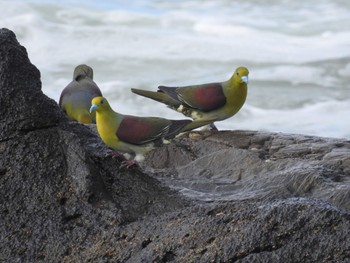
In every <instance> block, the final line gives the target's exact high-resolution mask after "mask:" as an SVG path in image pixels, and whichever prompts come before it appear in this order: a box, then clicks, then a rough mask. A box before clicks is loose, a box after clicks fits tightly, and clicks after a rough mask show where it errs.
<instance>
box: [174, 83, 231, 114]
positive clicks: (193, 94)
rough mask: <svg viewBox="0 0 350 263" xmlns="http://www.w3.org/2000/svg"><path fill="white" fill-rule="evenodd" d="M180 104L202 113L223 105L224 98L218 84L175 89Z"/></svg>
mask: <svg viewBox="0 0 350 263" xmlns="http://www.w3.org/2000/svg"><path fill="white" fill-rule="evenodd" d="M177 92H178V94H179V97H180V99H181V101H182V102H184V103H186V104H187V105H188V106H190V107H192V108H195V109H199V110H202V111H210V110H215V109H217V108H220V107H222V106H224V105H225V103H226V97H225V94H224V92H223V89H222V85H221V84H220V83H210V84H204V85H199V86H192V87H183V88H179V89H177Z"/></svg>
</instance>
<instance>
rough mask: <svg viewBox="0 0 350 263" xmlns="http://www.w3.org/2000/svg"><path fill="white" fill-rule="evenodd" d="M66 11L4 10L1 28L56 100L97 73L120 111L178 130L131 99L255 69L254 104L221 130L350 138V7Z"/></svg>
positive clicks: (53, 6) (159, 109)
mask: <svg viewBox="0 0 350 263" xmlns="http://www.w3.org/2000/svg"><path fill="white" fill-rule="evenodd" d="M56 2H57V1H40V0H32V1H16V0H15V1H7V0H0V5H1V9H2V12H1V15H0V25H1V27H7V28H9V29H11V30H13V31H14V32H15V33H16V35H17V37H18V39H19V41H20V43H21V44H22V45H24V46H25V47H26V48H27V51H28V54H29V57H30V60H31V61H32V63H33V64H35V65H36V66H37V67H38V68H39V70H40V71H41V76H42V82H43V91H44V92H45V93H46V94H47V95H48V96H49V97H52V98H53V99H55V100H56V101H58V98H59V95H60V92H61V91H62V89H63V88H64V86H65V85H67V84H68V83H69V82H70V80H71V78H72V74H73V70H74V67H75V66H76V65H78V64H81V63H86V64H89V65H90V66H92V67H93V68H94V73H95V74H94V75H95V81H96V82H97V84H98V85H99V86H100V88H101V89H102V91H103V93H104V95H105V96H106V97H108V98H109V100H110V102H111V104H112V106H113V107H114V108H115V109H116V110H118V111H120V112H123V113H126V114H137V115H147V116H150V115H154V116H164V117H167V118H174V119H179V118H182V116H181V115H179V114H178V113H176V112H173V111H171V110H168V109H166V107H165V106H164V105H161V104H157V103H154V102H153V101H151V100H147V99H145V98H141V97H138V96H136V95H134V94H132V93H131V92H130V88H131V87H137V88H144V89H153V90H155V89H156V87H157V86H158V85H188V84H199V83H205V82H213V81H223V80H225V79H227V78H229V77H230V75H231V74H232V72H233V70H234V69H235V68H236V67H237V66H240V65H245V66H247V67H249V70H250V76H249V77H250V82H249V94H248V99H247V102H246V105H245V106H244V107H243V109H242V110H241V112H239V113H238V114H237V115H236V116H234V117H233V118H231V119H229V120H225V121H223V122H220V123H218V124H217V126H218V127H219V128H222V129H257V130H271V131H283V132H293V133H307V134H314V135H321V136H332V137H347V138H350V123H349V121H348V119H349V116H350V87H349V83H350V2H348V1H345V0H320V1H318V0H317V1H316V0H311V1H305V2H303V3H300V2H296V1H282V2H281V1H277V0H269V1H264V2H261V1H256V0H249V1H244V2H240V3H237V2H236V1H226V0H218V1H208V0H207V1H195V0H192V1H183V0H178V1H156V0H148V1H147V0H142V1H132V2H131V1H126V0H115V1H113V0H103V1H92V0H88V1H83V2H81V1H68V0H67V1H60V2H59V3H56ZM4 10H5V11H4Z"/></svg>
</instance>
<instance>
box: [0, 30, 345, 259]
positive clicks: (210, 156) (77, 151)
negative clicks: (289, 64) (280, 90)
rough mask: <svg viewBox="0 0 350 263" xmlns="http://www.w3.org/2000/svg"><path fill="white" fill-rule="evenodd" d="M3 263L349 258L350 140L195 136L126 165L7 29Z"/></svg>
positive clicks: (2, 87) (2, 72)
mask: <svg viewBox="0 0 350 263" xmlns="http://www.w3.org/2000/svg"><path fill="white" fill-rule="evenodd" d="M0 105H1V107H0V111H1V115H0V116H1V122H0V128H1V134H0V233H1V234H0V262H281V261H284V262H347V261H349V258H350V212H349V210H350V194H349V193H350V182H349V180H350V142H349V141H347V140H342V139H327V138H317V137H310V136H302V135H288V134H274V133H268V132H250V131H223V132H192V133H188V134H185V135H183V136H180V137H178V138H176V139H175V140H174V141H173V142H172V143H170V144H169V145H166V146H164V147H161V148H158V149H156V150H154V151H152V152H150V153H149V154H148V155H147V156H146V160H145V162H144V163H143V164H142V165H141V168H132V169H121V170H120V169H119V166H120V160H119V159H116V158H112V157H111V154H110V150H109V149H107V147H106V146H105V145H104V144H103V143H102V142H101V140H100V139H99V137H98V136H96V134H95V133H94V132H93V131H91V129H90V128H88V127H86V126H84V125H81V124H78V123H74V122H69V121H68V119H67V118H66V117H65V115H64V114H63V113H62V112H61V111H60V109H59V108H58V106H57V104H56V102H54V101H53V100H51V99H49V98H47V97H46V96H45V95H44V94H43V93H42V92H41V82H40V73H39V71H38V70H37V69H36V67H35V66H33V65H32V64H31V63H30V61H29V59H28V56H27V53H26V50H25V49H24V48H23V47H21V46H20V45H19V43H18V42H17V40H16V38H15V35H14V34H13V33H12V32H11V31H9V30H7V29H2V30H0Z"/></svg>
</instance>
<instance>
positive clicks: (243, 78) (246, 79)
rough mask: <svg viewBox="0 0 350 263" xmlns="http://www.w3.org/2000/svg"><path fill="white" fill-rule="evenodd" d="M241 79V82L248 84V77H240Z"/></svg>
mask: <svg viewBox="0 0 350 263" xmlns="http://www.w3.org/2000/svg"><path fill="white" fill-rule="evenodd" d="M241 79H242V80H243V82H245V83H246V84H248V76H243V77H241Z"/></svg>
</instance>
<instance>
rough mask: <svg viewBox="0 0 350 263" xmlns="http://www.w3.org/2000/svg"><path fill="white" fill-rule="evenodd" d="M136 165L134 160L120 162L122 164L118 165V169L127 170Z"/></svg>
mask: <svg viewBox="0 0 350 263" xmlns="http://www.w3.org/2000/svg"><path fill="white" fill-rule="evenodd" d="M134 165H137V162H136V161H135V160H125V161H122V164H121V165H120V168H124V167H125V168H126V169H129V168H130V167H131V166H134Z"/></svg>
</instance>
